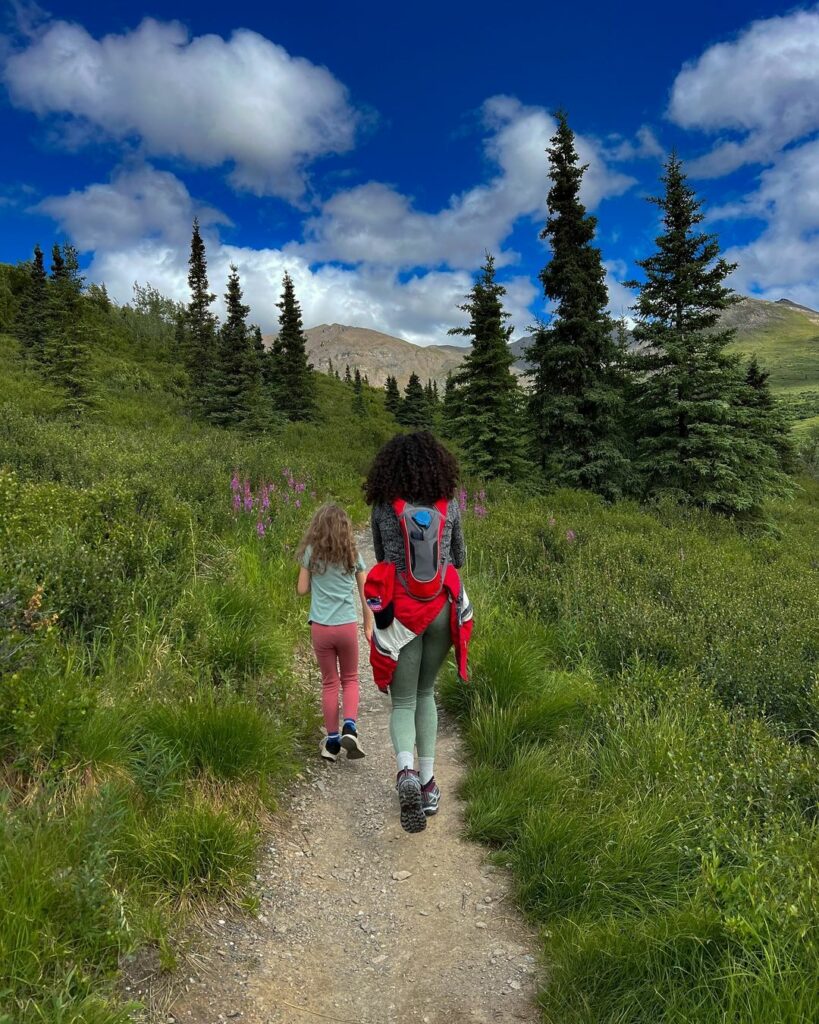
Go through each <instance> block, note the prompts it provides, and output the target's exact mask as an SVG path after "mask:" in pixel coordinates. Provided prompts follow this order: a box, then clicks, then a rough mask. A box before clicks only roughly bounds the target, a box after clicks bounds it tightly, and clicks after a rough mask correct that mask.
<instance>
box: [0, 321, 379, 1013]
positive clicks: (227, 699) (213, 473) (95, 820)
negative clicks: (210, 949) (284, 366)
mask: <svg viewBox="0 0 819 1024" xmlns="http://www.w3.org/2000/svg"><path fill="white" fill-rule="evenodd" d="M94 338H95V345H94V350H93V355H92V367H91V378H92V380H93V384H94V392H95V393H94V410H93V411H92V412H90V413H89V414H86V415H85V416H84V417H83V418H82V419H81V420H79V421H78V420H77V419H74V418H70V417H66V416H65V415H64V414H63V413H62V412H61V411H60V410H61V402H60V397H59V395H58V394H57V393H56V392H55V391H54V390H52V389H51V388H50V387H49V386H48V385H47V384H45V383H43V382H42V380H41V378H40V376H39V375H35V374H34V373H33V372H30V371H29V370H27V369H26V368H25V367H24V364H23V363H22V361H21V360H20V359H19V356H18V351H17V348H18V346H17V342H16V341H14V340H13V339H12V338H10V337H8V336H6V335H0V396H2V398H0V775H1V776H2V777H1V778H0V792H2V794H3V795H2V804H3V807H2V814H0V888H2V891H3V893H4V897H3V900H2V901H0V1021H2V1022H3V1024H11V1022H14V1024H30V1022H32V1024H33V1022H35V1021H36V1022H38V1024H42V1022H43V1021H48V1022H49V1024H68V1022H76V1024H80V1022H82V1024H114V1022H119V1021H124V1020H125V1019H126V1018H129V1015H128V1013H127V1012H126V1010H125V1009H124V1008H122V1007H121V1005H120V1003H119V1000H118V999H117V998H116V995H115V990H114V987H113V986H114V983H115V981H116V977H117V972H118V970H119V967H120V965H121V964H122V963H123V961H124V959H127V957H128V955H129V954H130V953H131V952H132V951H135V950H137V949H139V948H140V947H142V946H145V945H147V946H149V947H151V948H153V949H154V950H155V952H156V955H157V958H158V962H159V963H161V964H162V965H163V966H164V967H165V968H172V967H173V965H174V963H175V952H174V950H175V941H176V938H175V937H176V936H177V935H178V934H179V924H180V922H181V923H182V924H184V920H185V915H184V913H183V914H182V915H181V918H180V911H184V910H185V908H186V907H190V906H195V905H196V903H197V901H200V900H201V899H203V898H218V899H219V900H221V901H225V900H228V901H231V900H233V901H236V900H239V899H241V898H242V895H243V885H244V882H245V881H246V880H247V879H248V878H249V877H250V876H251V873H252V869H253V865H254V856H255V845H256V835H257V831H258V821H259V820H260V817H261V816H262V815H263V813H264V810H265V808H271V807H273V806H275V804H276V800H277V796H278V794H279V792H280V791H281V788H282V786H283V785H285V784H286V783H287V781H288V780H289V779H290V778H291V777H292V775H293V773H294V772H295V771H296V770H297V769H298V767H299V765H300V763H301V762H302V761H303V758H304V750H305V745H306V747H308V748H309V749H310V750H311V751H312V750H313V748H314V742H315V741H316V740H317V737H318V733H317V727H316V723H317V715H316V707H317V701H316V695H315V693H314V692H312V690H311V691H309V692H306V691H305V689H304V684H303V683H302V682H300V681H299V680H298V679H297V678H296V677H295V676H294V674H293V671H292V652H293V648H294V646H295V645H296V644H297V643H298V642H299V640H300V638H301V637H302V636H303V619H304V609H303V607H300V606H299V605H298V604H297V600H296V597H295V591H294V566H293V552H294V549H295V545H296V543H297V541H298V538H299V536H300V534H301V532H302V530H303V529H304V527H305V525H306V522H307V520H308V518H309V515H310V513H311V510H312V508H314V507H315V505H316V503H317V502H319V501H321V500H323V499H326V498H327V497H328V496H330V495H332V496H335V497H338V498H339V499H340V500H342V501H344V503H345V504H346V505H347V506H348V507H349V508H351V509H352V510H353V512H354V514H356V515H358V516H359V517H361V516H363V508H362V504H361V499H360V492H359V486H358V484H359V480H360V477H361V474H362V472H363V471H364V469H365V467H366V465H367V462H368V460H369V458H370V457H371V454H372V452H373V451H374V448H375V446H376V445H377V444H378V443H379V442H380V441H381V440H383V439H384V438H385V437H386V436H388V435H389V433H390V432H391V431H392V430H393V429H394V421H392V420H391V418H389V417H387V416H386V415H385V413H384V411H383V404H382V401H381V397H380V396H377V395H376V394H375V393H374V392H371V391H369V389H365V392H366V393H365V403H366V406H367V411H366V414H365V416H364V417H363V418H361V417H359V418H358V420H356V421H354V420H353V417H352V416H351V403H352V394H351V391H350V389H349V388H346V387H345V386H344V385H343V384H341V383H339V382H337V381H335V380H332V379H329V378H326V377H323V376H321V377H320V378H319V379H318V381H317V387H318V389H319V400H320V404H321V409H322V421H321V423H320V424H317V425H309V424H286V423H284V422H282V423H280V424H279V425H278V426H277V427H275V428H274V429H271V430H270V431H269V432H268V433H267V434H266V435H263V436H260V437H250V436H246V435H243V434H241V433H238V432H233V431H229V430H216V429H213V428H209V427H206V426H203V425H202V424H200V423H197V422H195V421H193V420H192V419H191V417H190V416H189V414H188V412H187V409H186V406H185V403H184V401H183V390H184V388H183V385H184V374H183V371H182V368H181V365H180V363H179V362H178V361H177V359H176V358H175V356H174V354H173V345H172V331H171V329H170V328H169V326H168V325H167V324H164V323H163V322H162V320H161V319H158V318H156V317H152V316H150V315H140V314H137V313H135V312H134V311H133V310H129V309H124V310H119V309H116V308H111V309H110V310H107V311H101V312H99V314H98V316H97V319H96V323H95V329H94ZM341 437H343V438H344V439H345V443H344V444H340V443H339V438H341ZM234 478H235V483H232V480H233V479H234ZM245 481H247V485H245ZM234 488H236V489H237V490H234ZM237 497H238V504H239V509H238V510H236V509H235V508H234V504H235V503H236V501H237ZM265 505H266V506H267V507H265ZM259 524H261V526H260V525H259ZM262 533H263V534H264V535H263V536H262V535H261V534H262ZM4 1011H5V1015H4Z"/></svg>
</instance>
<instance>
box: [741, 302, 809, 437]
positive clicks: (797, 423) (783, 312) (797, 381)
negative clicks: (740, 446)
mask: <svg viewBox="0 0 819 1024" xmlns="http://www.w3.org/2000/svg"><path fill="white" fill-rule="evenodd" d="M724 319H725V320H726V321H727V322H728V323H729V324H730V325H731V326H733V327H735V328H736V330H737V340H736V341H735V342H734V344H733V345H732V346H731V349H733V350H734V351H735V352H739V353H741V354H742V355H744V356H752V355H756V357H757V359H758V360H759V362H760V364H761V365H762V366H763V367H764V368H765V369H766V370H768V371H769V372H770V374H771V378H770V379H771V384H772V386H773V389H774V391H775V392H776V393H777V394H778V395H779V397H780V398H781V400H782V401H783V402H785V404H786V406H787V408H788V411H789V413H790V415H791V416H792V418H793V420H794V427H795V429H796V430H798V431H805V430H807V429H808V427H809V426H811V425H813V424H817V423H819V314H814V313H811V312H810V311H808V310H805V309H803V308H802V307H798V306H793V305H789V304H786V303H779V302H763V301H761V300H759V299H745V300H744V301H743V302H742V303H740V304H739V305H738V306H735V307H734V308H733V309H731V310H729V311H728V313H727V314H725V316H724Z"/></svg>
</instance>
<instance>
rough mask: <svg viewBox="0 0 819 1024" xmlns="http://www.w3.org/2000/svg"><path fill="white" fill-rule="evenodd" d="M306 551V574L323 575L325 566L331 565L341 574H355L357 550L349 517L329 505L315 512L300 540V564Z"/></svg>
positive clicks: (336, 507)
mask: <svg viewBox="0 0 819 1024" xmlns="http://www.w3.org/2000/svg"><path fill="white" fill-rule="evenodd" d="M308 547H309V548H310V564H309V565H308V566H307V568H308V569H309V570H310V572H315V573H318V574H319V575H320V574H321V573H323V572H324V571H325V570H326V569H327V566H328V565H335V566H337V567H338V568H339V569H341V570H342V571H343V572H347V573H353V572H355V567H356V563H357V562H358V549H357V548H356V544H355V538H354V537H353V524H352V523H351V522H350V517H349V516H348V515H347V513H346V512H345V511H344V509H343V508H341V506H340V505H336V504H334V503H333V502H328V503H327V504H326V505H322V506H321V508H318V509H316V512H315V514H314V515H313V518H312V519H311V521H310V525H309V526H308V527H307V532H306V533H305V534H304V536H303V537H302V539H301V544H300V545H299V550H298V554H297V556H296V557H297V559H298V561H299V562H300V563H301V562H302V560H303V558H304V553H305V551H306V550H307V548H308Z"/></svg>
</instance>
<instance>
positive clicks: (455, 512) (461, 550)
mask: <svg viewBox="0 0 819 1024" xmlns="http://www.w3.org/2000/svg"><path fill="white" fill-rule="evenodd" d="M449 507H450V508H451V509H452V536H451V538H450V541H449V560H450V562H451V563H452V564H453V565H454V566H455V568H456V569H460V568H461V566H462V565H463V564H464V562H465V561H466V543H465V542H464V531H463V527H462V526H461V510H460V509H459V508H458V505H457V504H456V503H454V502H453V503H452V504H451V505H450V506H449Z"/></svg>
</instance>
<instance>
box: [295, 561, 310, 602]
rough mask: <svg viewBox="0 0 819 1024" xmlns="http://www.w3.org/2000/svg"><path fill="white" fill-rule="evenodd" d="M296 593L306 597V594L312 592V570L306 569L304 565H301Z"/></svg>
mask: <svg viewBox="0 0 819 1024" xmlns="http://www.w3.org/2000/svg"><path fill="white" fill-rule="evenodd" d="M296 593H297V594H298V595H299V597H304V595H305V594H309V593H310V570H309V569H305V568H304V566H303V565H301V566H299V579H298V582H297V583H296Z"/></svg>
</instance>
